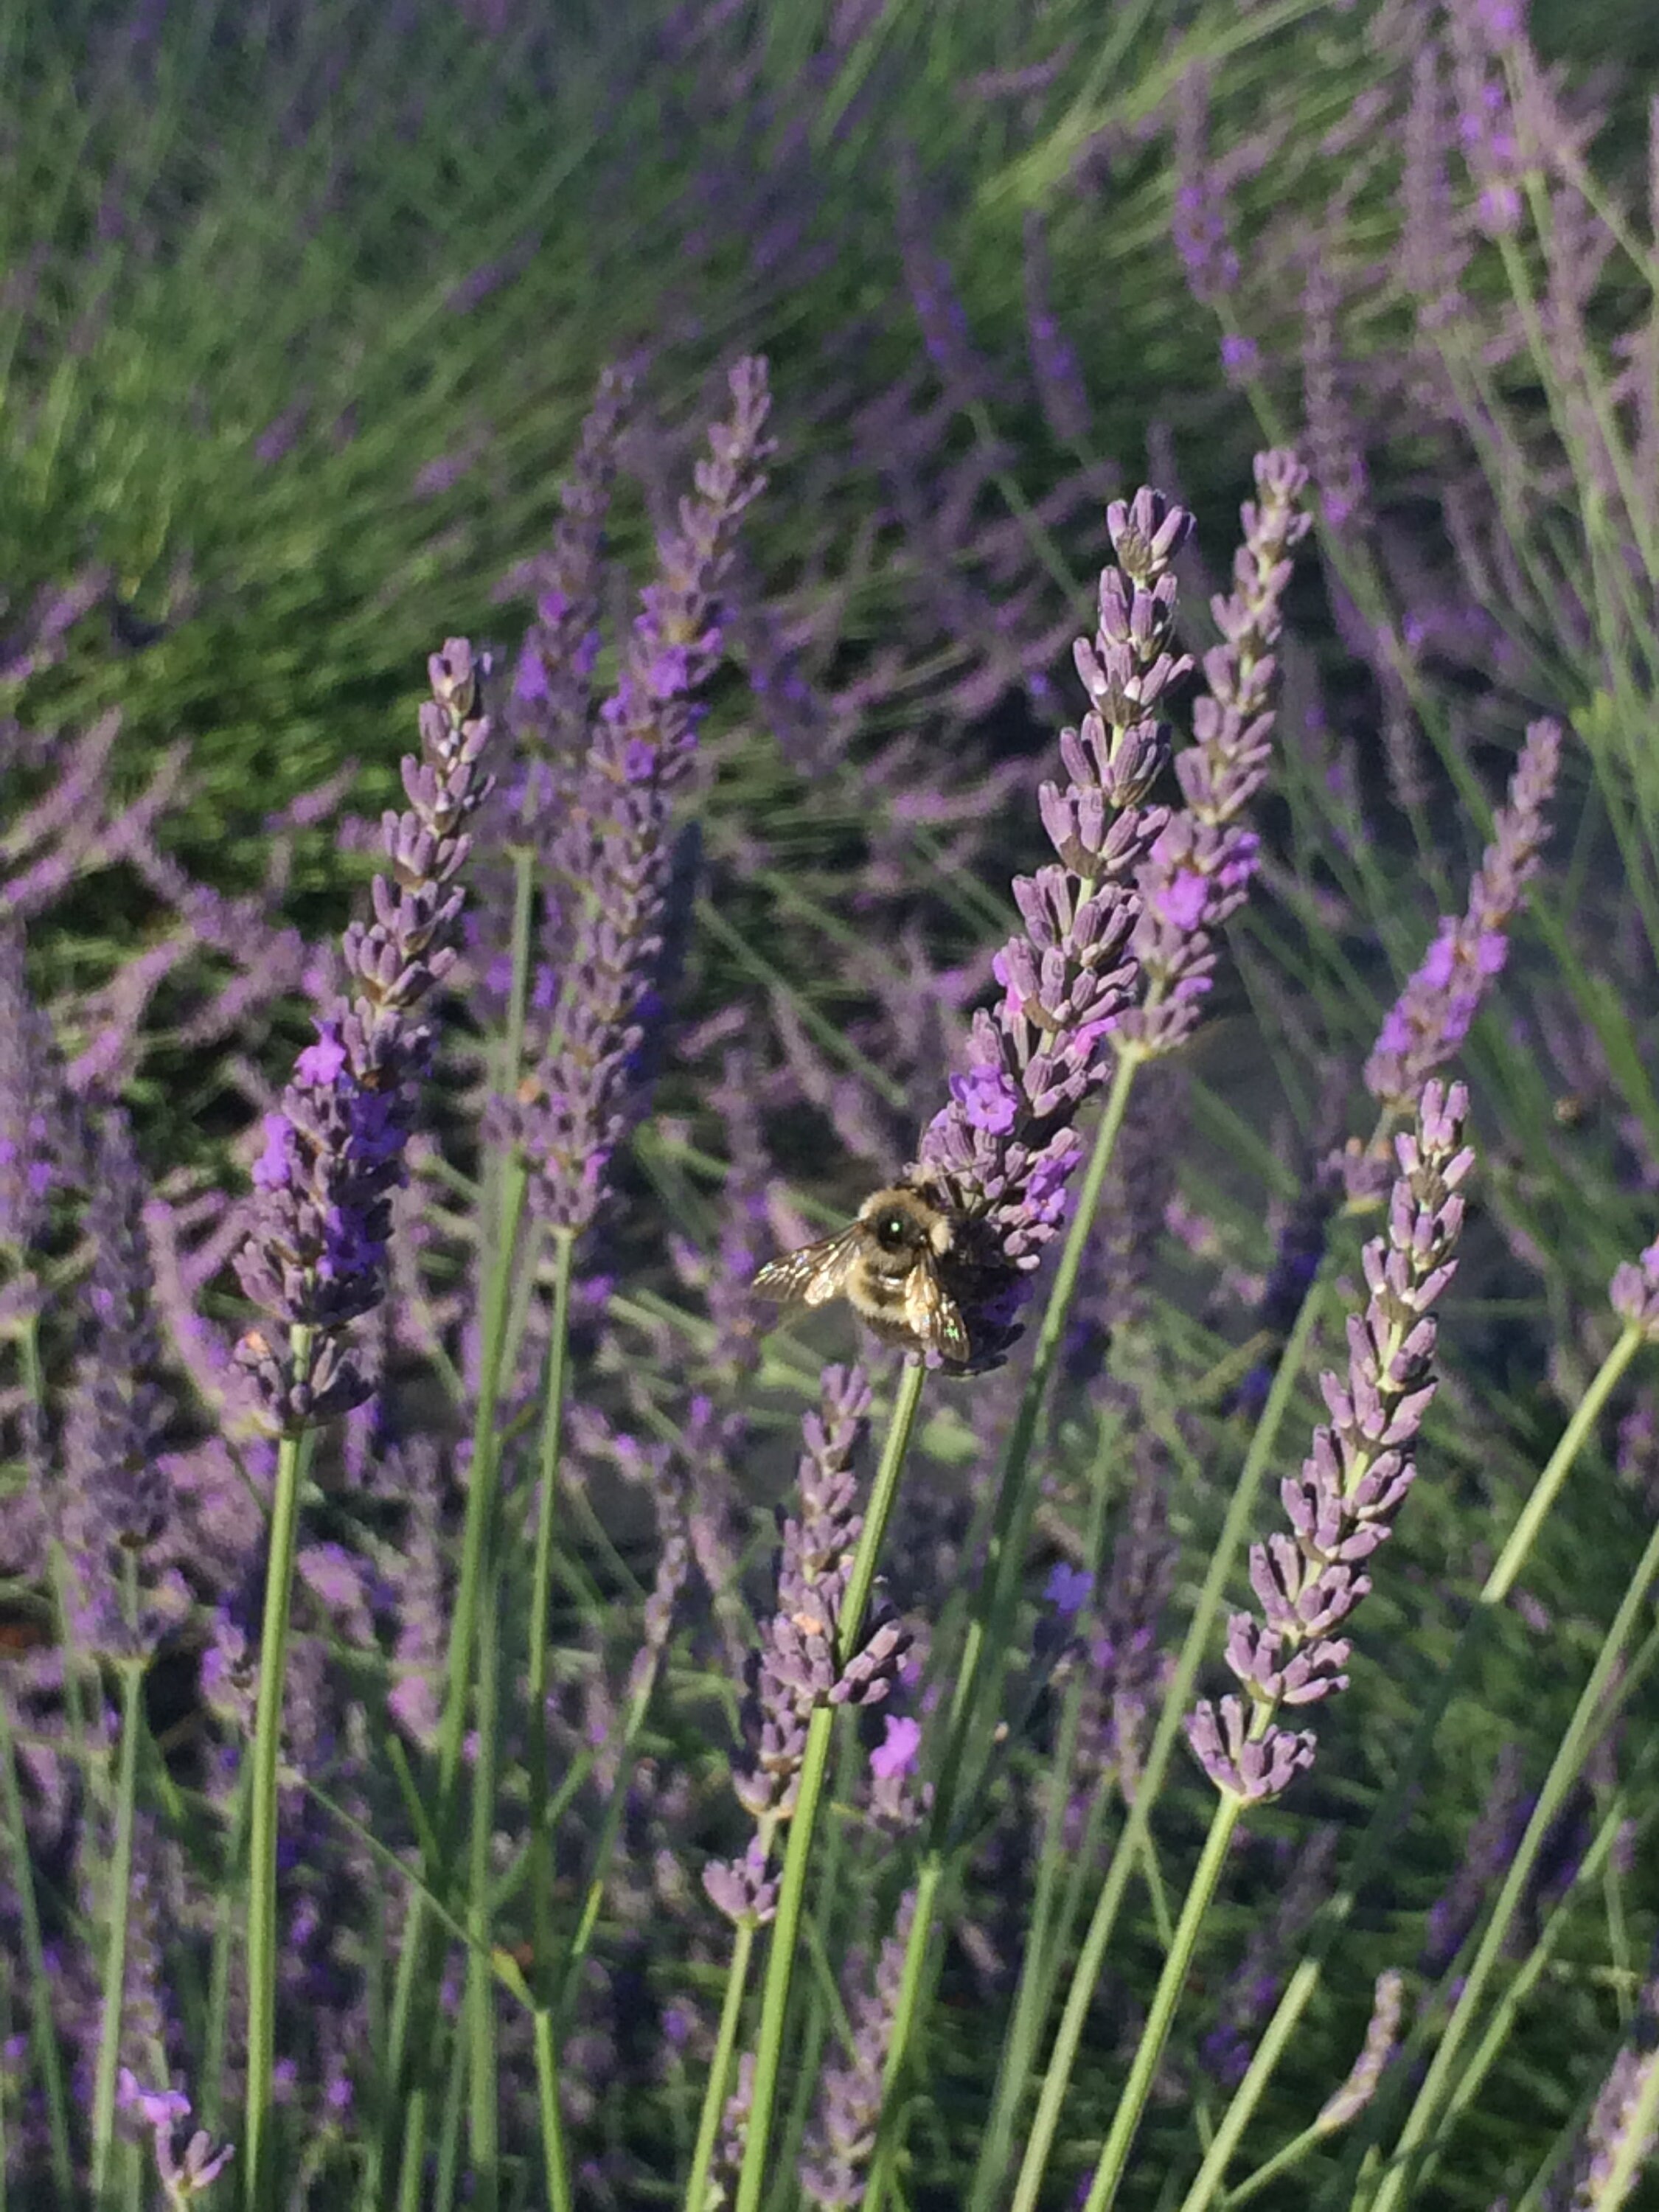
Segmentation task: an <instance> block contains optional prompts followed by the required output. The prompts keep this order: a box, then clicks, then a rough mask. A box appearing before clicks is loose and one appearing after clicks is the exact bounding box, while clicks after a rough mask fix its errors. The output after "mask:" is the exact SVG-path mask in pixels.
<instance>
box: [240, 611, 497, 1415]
mask: <svg viewBox="0 0 1659 2212" xmlns="http://www.w3.org/2000/svg"><path fill="white" fill-rule="evenodd" d="M427 668H428V674H429V676H430V678H431V683H432V697H431V698H430V699H429V700H428V702H426V704H425V705H424V706H422V708H421V758H420V759H419V760H418V761H416V760H414V759H412V758H411V757H408V756H407V755H406V756H405V757H404V764H403V776H404V794H405V796H406V797H407V799H408V800H409V805H408V806H407V807H406V808H405V810H404V812H403V813H401V814H394V813H392V812H391V811H387V813H386V815H385V816H384V817H383V819H382V830H383V835H384V838H385V843H386V856H387V858H388V860H390V861H391V863H392V868H391V872H390V874H389V875H386V876H376V878H374V921H373V922H371V923H369V924H368V925H367V926H365V925H364V924H363V923H362V922H357V921H354V922H353V923H352V924H351V926H350V927H349V928H348V930H347V931H346V933H345V939H344V948H343V949H344V952H345V960H346V966H347V968H348V969H349V971H350V973H351V975H353V977H354V978H355V979H356V990H355V992H354V993H353V995H352V996H351V998H350V1000H349V1001H348V1000H340V1001H339V1002H338V1003H337V1006H336V1007H335V1008H334V1010H333V1012H331V1014H330V1015H329V1017H328V1018H327V1019H326V1020H325V1021H322V1022H320V1023H319V1024H318V1039H317V1042H316V1043H315V1044H313V1045H307V1047H306V1048H305V1050H304V1051H303V1052H302V1053H301V1054H300V1056H299V1058H298V1060H296V1061H295V1066H294V1079H293V1080H292V1082H290V1083H289V1086H288V1088H287V1090H286V1091H284V1092H283V1105H282V1111H281V1112H280V1113H277V1114H271V1115H267V1116H266V1117H265V1138H266V1143H265V1150H264V1156H263V1157H262V1158H261V1159H260V1160H259V1161H258V1164H257V1165H256V1166H255V1168H254V1170H253V1181H254V1183H255V1186H256V1190H255V1196H254V1200H253V1207H252V1233H251V1234H250V1236H249V1237H248V1240H247V1242H246V1244H245V1245H244V1246H243V1247H242V1249H241V1251H240V1253H239V1254H238V1255H237V1256H236V1272H237V1274H238V1276H239V1277H240V1280H241V1285H242V1288H243V1290H244V1291H246V1293H247V1295H248V1297H250V1298H252V1301H253V1303H254V1304H256V1305H258V1306H261V1307H263V1308H264V1311H265V1312H266V1313H268V1314H269V1315H270V1316H271V1317H272V1319H273V1320H275V1321H276V1322H279V1323H280V1324H281V1326H282V1328H283V1330H284V1331H285V1332H289V1331H295V1330H299V1331H307V1332H309V1333H310V1334H309V1339H308V1341H307V1345H306V1348H305V1349H304V1350H303V1351H300V1350H297V1349H296V1346H295V1343H294V1341H293V1340H292V1339H291V1338H290V1339H289V1341H287V1342H286V1343H284V1344H283V1346H280V1347H279V1346H272V1345H271V1344H270V1341H269V1340H267V1339H266V1338H265V1336H264V1334H262V1333H260V1332H259V1331H258V1330H251V1331H250V1332H249V1333H248V1334H247V1335H246V1336H245V1337H244V1338H243V1339H242V1340H241V1342H240V1344H239V1345H238V1346H237V1349H236V1357H237V1360H238V1362H239V1364H240V1365H241V1366H242V1367H243V1368H244V1369H246V1371H247V1372H248V1374H249V1375H250V1376H252V1380H253V1383H254V1386H255V1389H256V1390H257V1392H258V1398H259V1401H260V1405H261V1407H262V1410H263V1412H264V1416H265V1418H266V1419H267V1420H268V1421H269V1422H270V1425H272V1426H273V1427H275V1428H276V1430H278V1431H281V1432H283V1433H287V1434H292V1433H293V1432H295V1431H296V1430H298V1429H301V1428H303V1427H305V1426H306V1425H307V1424H309V1423H311V1422H314V1421H322V1420H327V1419H331V1418H332V1417H333V1416H334V1415H336V1414H338V1413H348V1412H349V1410H350V1409H351V1407H354V1406H356V1405H361V1404H362V1401H363V1400H364V1398H365V1397H367V1396H368V1393H369V1390H370V1389H371V1387H372V1386H371V1385H370V1383H368V1380H367V1379H366V1378H365V1376H363V1375H362V1373H361V1372H360V1371H359V1370H358V1368H357V1366H356V1363H355V1361H354V1360H353V1358H352V1355H351V1352H350V1351H349V1347H348V1346H347V1343H346V1339H345V1334H344V1332H345V1328H346V1326H347V1324H348V1323H349V1322H352V1321H354V1320H356V1318H357V1317H358V1316H360V1315H362V1314H366V1313H368V1312H370V1311H371V1310H373V1309H374V1307H375V1306H377V1305H378V1304H380V1300H381V1299H382V1298H383V1297H385V1295H386V1237H387V1232H388V1230H389V1226H390V1215H391V1194H392V1190H393V1189H394V1188H397V1186H398V1184H399V1183H400V1182H402V1181H403V1179H404V1146H405V1145H406V1144H407V1143H408V1140H409V1133H410V1125H411V1122H412V1119H413V1115H414V1105H415V1099H414V1091H413V1085H414V1083H415V1081H416V1079H417V1078H419V1077H421V1076H422V1075H424V1074H425V1073H427V1071H428V1067H429V1066H430V1063H431V1060H432V1054H433V1050H434V1043H435V1039H434V1035H433V1031H432V1030H431V1027H430V1026H429V1024H427V1023H426V1022H424V1021H422V1020H421V1019H419V1018H418V1017H417V1013H416V1009H417V1008H418V1007H419V1006H420V1004H421V1001H422V1000H423V999H424V998H425V997H426V995H427V994H428V992H429V991H430V990H431V989H432V987H434V985H435V984H436V983H438V982H440V981H441V980H442V978H443V976H444V975H446V974H447V971H448V969H449V968H450V967H451V965H452V964H453V961H454V959H455V940H456V934H457V925H458V923H459V917H460V912H461V907H462V904H463V901H464V896H465V895H464V893H463V892H462V891H461V890H460V889H459V887H458V886H457V884H456V883H455V878H456V877H457V876H458V875H459V872H460V871H461V869H462V867H463V866H465V861H466V857H467V854H468V852H469V850H470V849H471V838H470V837H469V836H466V834H465V830H464V828H463V824H464V823H465V822H466V821H467V819H468V817H470V816H471V814H472V813H473V812H474V811H476V810H477V807H478V806H479V805H481V804H482V803H483V800H484V799H485V798H487V797H488V795H489V791H490V789H491V788H492V783H493V779H491V778H490V777H489V776H487V775H484V774H483V771H482V770H481V769H480V767H479V764H478V763H479V759H480V756H481V755H482V754H483V750H484V749H485V747H486V746H487V744H489V737H490V723H489V716H488V715H486V714H481V713H480V712H479V711H478V684H477V670H476V668H475V665H474V663H473V659H472V648H471V646H470V645H469V644H468V643H467V641H466V640H465V638H451V639H450V640H449V641H448V642H447V645H446V646H445V647H444V649H443V651H442V652H441V653H434V654H433V655H432V657H431V659H429V660H428V663H427Z"/></svg>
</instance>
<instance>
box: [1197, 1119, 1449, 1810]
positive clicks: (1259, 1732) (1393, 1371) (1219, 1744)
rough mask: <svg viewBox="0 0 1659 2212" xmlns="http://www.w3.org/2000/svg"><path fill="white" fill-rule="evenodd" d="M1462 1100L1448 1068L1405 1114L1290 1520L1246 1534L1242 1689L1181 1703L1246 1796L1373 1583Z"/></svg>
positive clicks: (1404, 1456)
mask: <svg viewBox="0 0 1659 2212" xmlns="http://www.w3.org/2000/svg"><path fill="white" fill-rule="evenodd" d="M1467 1115H1468V1092H1467V1091H1465V1090H1464V1088H1463V1086H1462V1085H1461V1084H1457V1085H1453V1087H1452V1089H1451V1090H1450V1091H1449V1092H1448V1091H1446V1089H1445V1088H1444V1086H1443V1085H1441V1084H1439V1083H1431V1084H1429V1085H1427V1086H1426V1088H1425V1091H1424V1093H1423V1097H1422V1099H1421V1101H1420V1102H1419V1107H1418V1112H1417V1121H1416V1126H1415V1127H1414V1129H1413V1131H1412V1132H1411V1133H1402V1134H1401V1135H1400V1136H1398V1137H1396V1138H1395V1157H1396V1158H1397V1159H1398V1161H1399V1167H1400V1172H1399V1176H1398V1179H1397V1180H1396V1182H1395V1186H1394V1194H1393V1198H1392V1201H1391V1204H1390V1206H1389V1229H1388V1234H1387V1236H1386V1237H1374V1238H1373V1239H1372V1240H1371V1242H1370V1243H1369V1244H1367V1245H1366V1247H1365V1249H1364V1255H1363V1264H1364V1273H1365V1280H1366V1282H1367V1284H1368V1285H1369V1286H1370V1294H1371V1295H1370V1302H1369V1303H1368V1304H1367V1305H1366V1308H1365V1310H1364V1314H1363V1315H1358V1316H1354V1317H1353V1318H1352V1320H1350V1322H1349V1323H1348V1373H1347V1377H1346V1381H1343V1380H1342V1379H1340V1378H1339V1377H1338V1376H1335V1375H1334V1374H1331V1373H1329V1372H1327V1373H1326V1374H1325V1375H1324V1376H1322V1378H1321V1379H1322V1389H1323V1391H1324V1394H1325V1402H1326V1405H1327V1406H1328V1408H1329V1410H1330V1415H1331V1421H1330V1425H1329V1426H1328V1427H1322V1428H1319V1429H1316V1431H1314V1442H1313V1450H1312V1452H1311V1453H1310V1455H1309V1457H1308V1458H1307V1459H1306V1460H1305V1461H1304V1462H1303V1467H1302V1472H1301V1474H1300V1475H1298V1476H1295V1477H1290V1478H1287V1479H1286V1480H1285V1481H1284V1482H1283V1483H1281V1485H1280V1486H1279V1495H1280V1497H1281V1498H1282V1499H1283V1501H1284V1505H1285V1512H1286V1514H1287V1516H1289V1519H1290V1522H1291V1533H1290V1534H1288V1535H1286V1534H1277V1535H1273V1536H1271V1537H1269V1538H1268V1539H1267V1542H1266V1543H1262V1544H1255V1545H1253V1546H1252V1547H1251V1549H1250V1584H1251V1587H1252V1589H1254V1590H1255V1595H1256V1600H1257V1602H1258V1604H1259V1605H1260V1606H1261V1617H1260V1619H1257V1618H1256V1617H1255V1616H1254V1615H1252V1614H1250V1613H1235V1614H1234V1615H1233V1616H1232V1620H1231V1623H1230V1625H1229V1629H1228V1635H1227V1650H1226V1659H1227V1664H1228V1666H1229V1667H1230V1668H1231V1670H1232V1672H1233V1674H1234V1675H1235V1676H1236V1677H1237V1680H1238V1682H1239V1685H1240V1686H1241V1688H1242V1689H1243V1691H1244V1692H1246V1695H1247V1697H1248V1699H1249V1705H1248V1706H1247V1705H1246V1704H1245V1702H1244V1700H1243V1699H1240V1698H1237V1697H1231V1696H1230V1697H1226V1698H1224V1699H1222V1700H1221V1704H1220V1706H1219V1708H1217V1707H1216V1706H1214V1705H1212V1704H1211V1703H1210V1701H1209V1700H1208V1699H1200V1703H1199V1704H1198V1705H1197V1706H1196V1707H1195V1708H1194V1711H1193V1712H1192V1714H1191V1715H1190V1716H1189V1717H1188V1723H1187V1734H1188V1741H1189V1742H1190V1743H1191V1745H1192V1747H1193V1750H1194V1753H1195V1755H1196V1757H1197V1759H1198V1761H1199V1764H1200V1765H1201V1766H1202V1767H1203V1769H1204V1771H1205V1772H1206V1774H1207V1775H1208V1776H1209V1778H1210V1779H1211V1781H1212V1782H1213V1783H1214V1784H1215V1785H1216V1788H1217V1789H1218V1790H1223V1791H1225V1792H1226V1793H1228V1794H1229V1795H1231V1796H1235V1797H1237V1798H1239V1799H1241V1800H1242V1801H1243V1802H1244V1803H1246V1804H1259V1803H1261V1802H1265V1801H1267V1799H1270V1798H1273V1797H1277V1796H1280V1795H1281V1794H1282V1792H1283V1791H1284V1790H1285V1789H1286V1788H1287V1787H1288V1786H1289V1784H1290V1783H1291V1781H1292V1780H1293V1779H1294V1778H1295V1777H1296V1776H1297V1774H1298V1773H1300V1772H1302V1771H1304V1770H1305V1769H1306V1768H1308V1767H1310V1766H1311V1765H1312V1764H1313V1759H1314V1751H1315V1738H1314V1735H1313V1732H1312V1730H1311V1729H1300V1730H1291V1729H1283V1728H1281V1727H1280V1726H1279V1723H1278V1719H1277V1715H1278V1713H1279V1708H1280V1706H1281V1705H1313V1704H1316V1703H1317V1702H1318V1700H1319V1699H1322V1698H1325V1697H1328V1695H1329V1694H1330V1692H1332V1691H1333V1690H1340V1689H1342V1688H1344V1687H1346V1683H1347V1679H1348V1678H1347V1676H1346V1674H1345V1673H1344V1672H1343V1669H1344V1668H1345V1667H1346V1664H1347V1659H1348V1652H1349V1644H1348V1642H1347V1639H1346V1638H1345V1637H1342V1636H1339V1635H1337V1634H1334V1631H1336V1630H1338V1629H1340V1627H1341V1626H1342V1625H1343V1624H1344V1623H1345V1622H1346V1620H1347V1619H1348V1617H1349V1616H1350V1614H1351V1613H1352V1612H1353V1609H1354V1607H1356V1606H1357V1605H1358V1603H1359V1601H1360V1600H1361V1598H1363V1597H1364V1595H1365V1593H1366V1592H1367V1590H1369V1589H1370V1577H1368V1576H1367V1575H1365V1574H1364V1572H1362V1571H1361V1569H1360V1563H1361V1562H1362V1561H1363V1560H1364V1559H1369V1558H1370V1554H1371V1553H1373V1552H1374V1551H1376V1548H1377V1547H1378V1546H1379V1545H1381V1544H1383V1543H1385V1542H1386V1541H1388V1538H1389V1535H1390V1534H1392V1531H1393V1523H1394V1518H1395V1515H1396V1514H1397V1513H1398V1512H1399V1510H1400V1508H1401V1504H1403V1503H1404V1502H1405V1498H1406V1494H1407V1492H1408V1491H1409V1490H1410V1488H1411V1486H1412V1482H1413V1478H1414V1476H1415V1474H1416V1468H1415V1465H1414V1463H1413V1443H1414V1442H1415V1439H1416V1436H1417V1432H1418V1431H1419V1428H1420V1427H1421V1426H1422V1422H1423V1416H1424V1414H1425V1412H1426V1411H1427V1409H1428V1405H1429V1401H1430V1400H1431V1398H1432V1396H1433V1395H1434V1391H1435V1382H1434V1376H1433V1374H1432V1372H1431V1361H1432V1359H1433V1357H1434V1346H1435V1323H1434V1321H1433V1319H1432V1317H1431V1315H1430V1313H1429V1308H1430V1307H1431V1305H1432V1304H1434V1301H1435V1300H1436V1299H1437V1297H1439V1296H1440V1293H1441V1292H1442V1291H1443V1290H1444V1289H1445V1287H1446V1285H1447V1284H1448V1283H1449V1281H1450V1280H1451V1278H1452V1275H1453V1273H1455V1267H1456V1262H1455V1260H1454V1259H1453V1258H1452V1252H1453V1249H1454V1248H1455V1244H1456V1243H1457V1237H1458V1232H1459V1231H1460V1230H1461V1229H1462V1224H1463V1200H1462V1198H1461V1197H1460V1196H1459V1194H1458V1191H1459V1186H1460V1185H1461V1184H1462V1182H1464V1180H1465V1178H1466V1177H1467V1176H1468V1172H1469V1170H1470V1169H1471V1167H1473V1165H1474V1152H1472V1151H1470V1150H1469V1149H1468V1147H1467V1146H1465V1145H1464V1143H1463V1123H1464V1121H1465V1118H1466V1116H1467Z"/></svg>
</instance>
